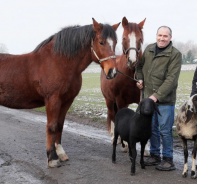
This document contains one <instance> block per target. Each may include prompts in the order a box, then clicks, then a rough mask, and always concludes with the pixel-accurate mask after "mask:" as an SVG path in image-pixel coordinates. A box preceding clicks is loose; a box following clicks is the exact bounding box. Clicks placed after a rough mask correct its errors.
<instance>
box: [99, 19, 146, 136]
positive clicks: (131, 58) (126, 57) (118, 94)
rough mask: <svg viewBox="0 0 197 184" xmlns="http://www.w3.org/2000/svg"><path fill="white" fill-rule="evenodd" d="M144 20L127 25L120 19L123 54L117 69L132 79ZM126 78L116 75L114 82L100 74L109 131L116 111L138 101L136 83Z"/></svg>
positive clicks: (125, 21)
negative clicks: (122, 30)
mask: <svg viewBox="0 0 197 184" xmlns="http://www.w3.org/2000/svg"><path fill="white" fill-rule="evenodd" d="M145 20H146V19H144V20H143V21H142V22H140V23H139V24H136V23H129V22H128V20H127V19H126V17H124V18H123V19H122V26H123V29H124V32H123V37H122V49H123V53H122V55H121V56H118V57H117V59H116V62H117V68H118V70H119V71H120V72H122V73H124V74H126V75H127V76H129V77H132V78H135V72H136V66H137V64H138V61H139V60H140V58H141V56H142V50H141V46H142V43H143V33H142V29H143V25H144V22H145ZM127 76H125V75H122V74H120V73H118V74H117V76H116V78H115V79H114V80H111V81H108V80H106V79H105V76H104V72H103V71H102V72H101V91H102V93H103V96H104V97H105V101H106V105H107V108H108V111H107V127H108V130H109V131H110V129H111V130H112V131H113V130H114V129H113V124H114V123H112V122H114V118H115V114H116V112H117V110H119V109H122V108H123V107H128V106H129V104H131V103H139V101H140V90H139V89H138V88H137V86H136V81H135V80H131V79H130V78H128V77H127ZM111 123H112V124H111ZM111 127H112V128H111ZM112 136H113V133H112Z"/></svg>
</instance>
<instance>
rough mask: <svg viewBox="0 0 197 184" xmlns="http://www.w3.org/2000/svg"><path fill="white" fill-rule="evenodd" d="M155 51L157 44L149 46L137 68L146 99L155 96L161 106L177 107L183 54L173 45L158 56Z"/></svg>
mask: <svg viewBox="0 0 197 184" xmlns="http://www.w3.org/2000/svg"><path fill="white" fill-rule="evenodd" d="M155 50H156V43H154V44H150V45H148V46H147V48H146V49H145V51H144V53H143V56H142V58H141V60H140V62H139V65H138V67H137V78H138V80H140V79H141V80H143V85H144V87H143V93H144V98H148V97H150V96H151V95H154V96H155V97H156V98H157V99H158V101H157V103H158V104H160V105H175V102H176V89H177V87H178V78H179V74H180V71H181V61H182V54H181V53H180V52H179V51H178V50H177V49H176V48H175V47H173V46H172V44H170V45H169V46H168V47H167V48H166V49H165V50H164V51H163V52H160V53H159V54H157V55H156V56H155Z"/></svg>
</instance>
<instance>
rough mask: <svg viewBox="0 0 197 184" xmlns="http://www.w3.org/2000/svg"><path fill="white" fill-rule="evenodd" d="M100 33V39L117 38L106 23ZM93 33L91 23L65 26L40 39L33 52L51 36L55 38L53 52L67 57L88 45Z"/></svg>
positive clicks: (47, 41)
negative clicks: (42, 39) (44, 38)
mask: <svg viewBox="0 0 197 184" xmlns="http://www.w3.org/2000/svg"><path fill="white" fill-rule="evenodd" d="M101 34H102V35H101V37H102V39H107V38H108V37H110V38H111V39H115V40H117V35H116V32H115V30H114V28H113V27H111V26H110V25H108V24H104V25H103V31H102V33H101ZM95 35H96V34H95V31H94V29H93V25H92V24H91V25H85V26H79V25H76V26H70V27H65V28H63V29H62V30H61V31H59V32H58V33H56V34H54V35H52V36H50V37H49V38H47V39H46V40H44V41H42V42H41V43H40V44H39V45H38V46H37V47H36V48H35V49H34V51H33V52H37V51H38V50H40V49H41V48H42V47H43V46H45V45H46V44H48V43H49V42H51V40H52V39H53V38H55V40H54V45H53V50H54V52H55V54H57V53H59V54H60V55H64V56H66V57H67V58H71V57H73V56H75V55H76V54H78V53H79V51H80V50H81V49H83V48H85V47H87V46H89V45H90V44H91V40H92V39H94V38H95Z"/></svg>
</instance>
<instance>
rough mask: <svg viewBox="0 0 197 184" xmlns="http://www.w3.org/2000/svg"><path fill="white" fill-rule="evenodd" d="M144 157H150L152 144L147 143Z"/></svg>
mask: <svg viewBox="0 0 197 184" xmlns="http://www.w3.org/2000/svg"><path fill="white" fill-rule="evenodd" d="M144 156H145V157H148V156H150V142H149V141H148V142H147V143H146V146H145V150H144Z"/></svg>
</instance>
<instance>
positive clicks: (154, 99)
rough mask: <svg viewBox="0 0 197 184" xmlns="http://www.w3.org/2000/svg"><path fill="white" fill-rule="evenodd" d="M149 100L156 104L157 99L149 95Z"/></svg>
mask: <svg viewBox="0 0 197 184" xmlns="http://www.w3.org/2000/svg"><path fill="white" fill-rule="evenodd" d="M149 98H150V99H152V100H153V101H154V102H157V98H156V97H155V96H153V95H151V96H150V97H149Z"/></svg>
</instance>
